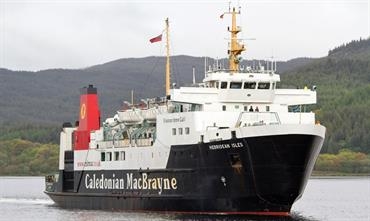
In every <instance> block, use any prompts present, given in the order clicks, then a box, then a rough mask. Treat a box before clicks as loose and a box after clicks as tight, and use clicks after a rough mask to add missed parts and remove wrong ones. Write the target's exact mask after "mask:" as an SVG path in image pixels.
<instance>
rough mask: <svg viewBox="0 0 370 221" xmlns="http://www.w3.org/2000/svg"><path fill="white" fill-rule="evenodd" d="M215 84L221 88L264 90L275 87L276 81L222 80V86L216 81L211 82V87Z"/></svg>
mask: <svg viewBox="0 0 370 221" xmlns="http://www.w3.org/2000/svg"><path fill="white" fill-rule="evenodd" d="M212 86H214V87H216V88H221V89H242V88H243V89H256V88H257V89H262V90H268V89H270V88H271V89H274V88H275V83H272V84H271V83H270V82H227V81H221V83H220V87H219V82H215V84H211V87H212Z"/></svg>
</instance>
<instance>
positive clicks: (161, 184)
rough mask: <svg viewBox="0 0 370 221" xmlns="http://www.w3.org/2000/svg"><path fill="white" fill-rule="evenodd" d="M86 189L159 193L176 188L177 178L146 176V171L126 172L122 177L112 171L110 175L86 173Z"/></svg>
mask: <svg viewBox="0 0 370 221" xmlns="http://www.w3.org/2000/svg"><path fill="white" fill-rule="evenodd" d="M85 187H86V189H110V190H158V194H161V193H162V191H163V190H176V189H177V179H176V178H174V177H172V178H163V177H150V178H149V177H148V174H147V173H142V174H141V176H139V177H135V176H134V174H133V173H127V174H126V175H123V176H122V177H116V175H115V174H114V173H113V174H112V176H111V177H106V176H105V175H104V174H101V175H100V176H99V175H98V176H97V175H96V174H86V176H85Z"/></svg>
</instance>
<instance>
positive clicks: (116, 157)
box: [114, 151, 119, 161]
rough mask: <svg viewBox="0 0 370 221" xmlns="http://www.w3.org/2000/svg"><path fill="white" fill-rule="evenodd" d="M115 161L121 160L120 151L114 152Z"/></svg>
mask: <svg viewBox="0 0 370 221" xmlns="http://www.w3.org/2000/svg"><path fill="white" fill-rule="evenodd" d="M114 160H115V161H118V160H119V152H118V151H115V152H114Z"/></svg>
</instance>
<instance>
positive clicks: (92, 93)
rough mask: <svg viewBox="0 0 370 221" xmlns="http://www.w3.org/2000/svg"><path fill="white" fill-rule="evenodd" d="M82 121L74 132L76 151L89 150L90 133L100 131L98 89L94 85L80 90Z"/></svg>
mask: <svg viewBox="0 0 370 221" xmlns="http://www.w3.org/2000/svg"><path fill="white" fill-rule="evenodd" d="M80 92H81V95H80V120H79V125H78V127H77V130H76V131H75V132H74V149H75V150H87V149H88V148H89V143H90V132H91V131H93V130H99V129H100V111H99V103H98V94H97V89H96V88H94V87H93V86H92V85H89V87H84V88H81V89H80Z"/></svg>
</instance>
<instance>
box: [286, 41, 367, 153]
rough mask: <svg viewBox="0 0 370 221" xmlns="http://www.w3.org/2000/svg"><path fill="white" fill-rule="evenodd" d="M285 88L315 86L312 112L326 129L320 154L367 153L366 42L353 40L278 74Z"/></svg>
mask: <svg viewBox="0 0 370 221" xmlns="http://www.w3.org/2000/svg"><path fill="white" fill-rule="evenodd" d="M281 80H282V82H284V84H286V85H291V86H292V85H293V86H300V87H302V86H303V85H311V86H312V85H317V91H318V104H317V105H315V106H313V107H312V108H313V110H314V111H316V113H317V114H318V119H319V120H320V121H321V123H322V124H323V125H325V126H326V127H327V134H326V140H325V145H324V147H323V151H322V152H328V153H337V152H338V151H339V150H340V149H342V148H349V149H352V150H354V151H361V152H365V153H370V136H369V131H370V111H369V107H370V39H367V40H360V41H353V42H350V43H348V44H346V45H343V46H340V47H338V48H336V49H334V50H331V51H330V52H329V55H328V56H327V57H325V58H321V59H318V60H315V61H313V62H311V63H309V64H307V65H305V66H302V67H300V68H297V69H295V70H293V71H289V72H286V73H284V74H282V75H281Z"/></svg>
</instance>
